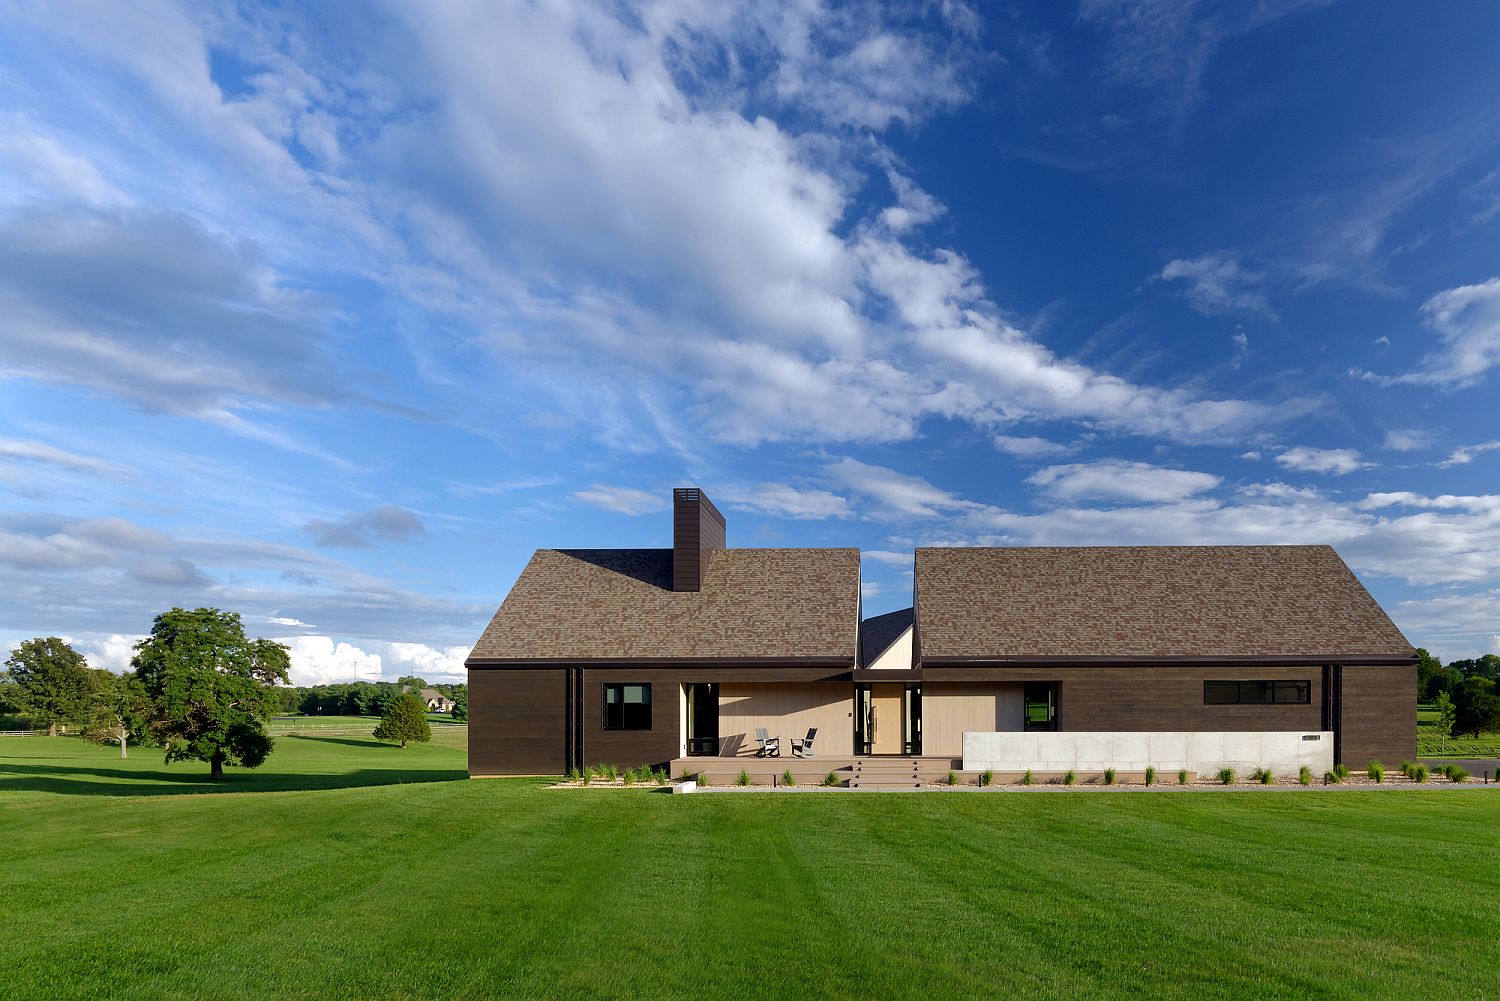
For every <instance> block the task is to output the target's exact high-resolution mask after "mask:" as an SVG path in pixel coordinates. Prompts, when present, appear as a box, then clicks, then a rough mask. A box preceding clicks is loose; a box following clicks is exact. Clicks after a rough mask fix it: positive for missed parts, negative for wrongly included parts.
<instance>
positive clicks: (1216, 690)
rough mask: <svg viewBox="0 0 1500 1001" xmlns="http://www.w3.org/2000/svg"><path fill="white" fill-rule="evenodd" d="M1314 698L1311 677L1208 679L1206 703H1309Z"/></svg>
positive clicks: (1229, 704)
mask: <svg viewBox="0 0 1500 1001" xmlns="http://www.w3.org/2000/svg"><path fill="white" fill-rule="evenodd" d="M1310 702H1312V682H1311V681H1205V682H1204V683H1203V704H1204V705H1206V706H1247V705H1267V704H1270V703H1279V704H1283V705H1307V704H1308V703H1310Z"/></svg>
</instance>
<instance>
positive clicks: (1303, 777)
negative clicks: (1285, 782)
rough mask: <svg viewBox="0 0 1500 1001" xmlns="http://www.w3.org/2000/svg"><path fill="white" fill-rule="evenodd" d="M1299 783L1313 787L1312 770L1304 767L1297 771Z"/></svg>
mask: <svg viewBox="0 0 1500 1001" xmlns="http://www.w3.org/2000/svg"><path fill="white" fill-rule="evenodd" d="M1297 781H1298V782H1301V783H1302V784H1303V785H1305V786H1310V785H1312V769H1311V768H1309V767H1307V766H1306V765H1303V766H1302V767H1301V768H1299V769H1297Z"/></svg>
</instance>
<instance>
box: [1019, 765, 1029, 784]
mask: <svg viewBox="0 0 1500 1001" xmlns="http://www.w3.org/2000/svg"><path fill="white" fill-rule="evenodd" d="M1021 784H1022V785H1023V786H1029V785H1031V769H1030V768H1028V769H1026V774H1025V775H1022V776H1021Z"/></svg>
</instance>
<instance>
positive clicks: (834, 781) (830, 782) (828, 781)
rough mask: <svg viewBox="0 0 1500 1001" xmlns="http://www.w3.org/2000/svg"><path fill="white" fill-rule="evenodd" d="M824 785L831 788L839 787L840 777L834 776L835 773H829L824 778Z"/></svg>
mask: <svg viewBox="0 0 1500 1001" xmlns="http://www.w3.org/2000/svg"><path fill="white" fill-rule="evenodd" d="M823 784H824V785H825V786H829V787H830V788H831V787H833V786H836V785H839V784H840V783H839V777H838V776H837V775H835V774H833V772H829V773H828V774H827V775H825V776H823Z"/></svg>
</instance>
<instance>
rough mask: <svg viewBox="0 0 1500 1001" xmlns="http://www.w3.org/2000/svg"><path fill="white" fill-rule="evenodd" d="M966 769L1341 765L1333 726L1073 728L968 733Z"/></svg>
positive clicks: (1318, 767)
mask: <svg viewBox="0 0 1500 1001" xmlns="http://www.w3.org/2000/svg"><path fill="white" fill-rule="evenodd" d="M963 746H964V770H965V771H983V770H984V769H986V768H989V769H994V770H995V771H1019V770H1021V769H1024V768H1031V769H1034V770H1036V771H1039V772H1064V771H1067V770H1069V769H1073V770H1075V771H1090V772H1094V771H1103V770H1104V769H1106V768H1116V769H1119V770H1120V771H1129V772H1138V771H1144V770H1145V769H1146V768H1147V766H1151V767H1155V768H1165V769H1173V770H1175V769H1178V768H1186V769H1187V770H1188V771H1196V772H1205V773H1206V772H1213V771H1217V770H1219V769H1220V768H1234V769H1242V770H1245V771H1249V770H1252V769H1255V768H1269V769H1271V770H1272V771H1275V772H1282V773H1295V772H1296V771H1297V769H1299V768H1301V767H1302V766H1303V765H1306V766H1307V767H1308V768H1311V769H1312V770H1313V771H1314V772H1315V773H1317V774H1322V773H1323V772H1326V771H1328V770H1329V769H1331V768H1332V767H1333V733H1332V732H1330V731H1303V730H1294V731H1284V730H1277V731H1268V732H1255V731H1240V732H1229V731H1193V730H1157V731H1146V732H1139V733H1136V732H1128V731H1101V730H1095V731H1073V732H1063V733H1017V732H1012V733H967V732H966V733H965V734H964V745H963Z"/></svg>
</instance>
